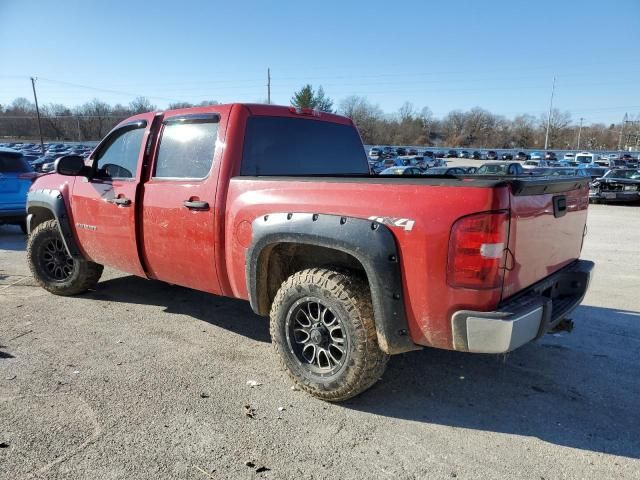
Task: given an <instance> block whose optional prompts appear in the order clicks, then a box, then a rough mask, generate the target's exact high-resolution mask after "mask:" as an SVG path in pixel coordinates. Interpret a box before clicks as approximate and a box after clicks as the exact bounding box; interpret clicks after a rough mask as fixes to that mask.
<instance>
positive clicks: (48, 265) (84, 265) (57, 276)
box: [27, 220, 103, 295]
mask: <svg viewBox="0 0 640 480" xmlns="http://www.w3.org/2000/svg"><path fill="white" fill-rule="evenodd" d="M27 262H28V264H29V268H30V269H31V273H32V274H33V277H34V278H35V280H36V282H37V283H38V284H39V285H40V286H41V287H42V288H44V289H45V290H47V291H49V292H51V293H54V294H56V295H76V294H78V293H82V292H85V291H87V290H89V289H91V288H93V287H95V285H96V283H98V280H100V276H101V275H102V270H103V266H102V265H99V264H97V263H94V262H90V261H87V260H83V259H78V258H71V257H70V256H69V254H68V253H67V251H66V249H65V247H64V243H63V242H62V237H61V236H60V231H59V230H58V222H57V221H56V220H48V221H46V222H43V223H41V224H40V225H38V226H37V227H36V228H35V229H34V230H33V232H31V235H29V240H28V242H27Z"/></svg>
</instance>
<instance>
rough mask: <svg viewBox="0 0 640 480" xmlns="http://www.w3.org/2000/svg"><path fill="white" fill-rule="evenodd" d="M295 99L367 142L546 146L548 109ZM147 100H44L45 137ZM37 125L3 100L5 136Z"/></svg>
mask: <svg viewBox="0 0 640 480" xmlns="http://www.w3.org/2000/svg"><path fill="white" fill-rule="evenodd" d="M217 103H218V102H217V101H215V100H208V101H203V102H200V103H198V104H192V103H188V102H182V103H173V104H170V105H169V107H168V108H170V109H172V108H185V107H191V106H202V105H215V104H217ZM291 105H293V106H298V107H301V108H314V109H317V110H320V111H325V112H331V113H338V114H341V115H345V116H347V117H349V118H351V119H352V120H353V121H354V123H355V124H356V126H357V127H358V129H359V131H360V135H361V136H362V140H363V142H364V143H365V144H370V145H374V144H375V145H422V146H436V147H445V146H446V147H462V148H483V147H484V148H489V147H490V148H543V147H544V142H545V135H546V128H547V115H541V116H540V117H536V116H533V115H527V114H525V115H519V116H516V117H514V118H506V117H504V116H502V115H496V114H494V113H491V112H489V111H487V110H485V109H482V108H480V107H475V108H472V109H470V110H468V111H462V110H453V111H451V112H449V113H448V114H447V115H445V116H444V117H442V118H435V117H434V115H433V113H432V112H431V110H430V109H429V108H428V107H424V108H421V109H417V108H415V107H414V106H413V105H412V104H411V103H410V102H405V103H404V104H403V105H402V106H401V107H400V109H399V110H398V111H397V112H395V113H392V114H389V113H385V112H383V111H382V109H381V108H380V107H379V106H378V105H376V104H374V103H372V102H370V101H369V100H368V99H367V98H366V97H363V96H357V95H352V96H349V97H347V98H344V99H343V100H342V101H340V102H339V103H338V104H337V106H335V105H334V102H333V100H332V99H331V98H329V97H328V96H327V95H326V94H325V92H324V90H323V89H322V87H319V88H318V89H317V90H315V89H314V88H313V87H312V86H311V85H305V86H303V87H302V88H301V89H300V90H299V91H297V92H295V93H294V95H293V96H292V98H291ZM155 109H156V106H155V105H153V104H152V103H151V102H150V101H149V100H148V99H147V98H145V97H138V98H136V99H134V100H133V101H132V102H131V103H129V104H128V105H122V104H116V105H110V104H108V103H106V102H103V101H101V100H99V99H94V100H91V101H90V102H86V103H84V104H82V105H79V106H77V107H74V108H70V107H67V106H65V105H61V104H55V103H51V104H46V105H43V106H41V108H40V111H41V119H42V131H43V136H44V137H45V139H46V140H57V141H87V140H99V139H101V138H102V137H104V136H105V135H106V134H107V132H109V130H111V128H113V127H114V126H115V125H116V124H117V123H119V122H120V121H122V120H124V119H125V118H127V117H129V116H131V115H135V114H137V113H142V112H148V111H152V110H155ZM579 128H580V127H579V126H578V125H576V124H575V123H574V122H573V121H572V119H571V115H570V114H569V112H561V111H559V110H557V109H554V110H553V111H552V114H551V119H550V122H549V148H555V149H575V148H577V147H578V145H577V143H578V130H579ZM621 128H622V124H608V125H605V124H602V123H594V124H589V125H583V126H582V129H581V131H580V148H581V149H587V150H614V149H616V148H617V147H618V141H619V138H620V130H621ZM38 137H39V134H38V123H37V118H36V109H35V105H34V104H33V103H32V102H31V101H29V100H27V99H26V98H17V99H15V100H14V101H13V102H12V103H10V104H8V105H0V138H23V139H37V138H38Z"/></svg>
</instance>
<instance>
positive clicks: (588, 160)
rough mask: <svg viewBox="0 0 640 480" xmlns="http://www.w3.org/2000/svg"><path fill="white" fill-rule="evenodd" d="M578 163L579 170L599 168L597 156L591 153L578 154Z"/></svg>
mask: <svg viewBox="0 0 640 480" xmlns="http://www.w3.org/2000/svg"><path fill="white" fill-rule="evenodd" d="M576 162H578V168H585V167H597V166H598V165H597V164H596V155H595V154H593V153H591V152H580V153H576Z"/></svg>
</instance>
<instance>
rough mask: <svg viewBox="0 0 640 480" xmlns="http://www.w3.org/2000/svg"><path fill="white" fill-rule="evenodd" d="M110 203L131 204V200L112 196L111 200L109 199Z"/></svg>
mask: <svg viewBox="0 0 640 480" xmlns="http://www.w3.org/2000/svg"><path fill="white" fill-rule="evenodd" d="M109 202H110V203H113V204H115V205H122V206H125V207H126V206H129V205H131V200H129V199H128V198H124V197H121V198H112V199H111V200H109Z"/></svg>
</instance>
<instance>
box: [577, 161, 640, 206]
mask: <svg viewBox="0 0 640 480" xmlns="http://www.w3.org/2000/svg"><path fill="white" fill-rule="evenodd" d="M589 200H590V201H592V202H594V203H597V202H638V201H640V171H638V170H636V169H615V170H609V171H608V172H607V173H606V174H605V175H604V176H603V177H601V178H597V179H595V180H594V181H593V182H591V185H590V188H589Z"/></svg>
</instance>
